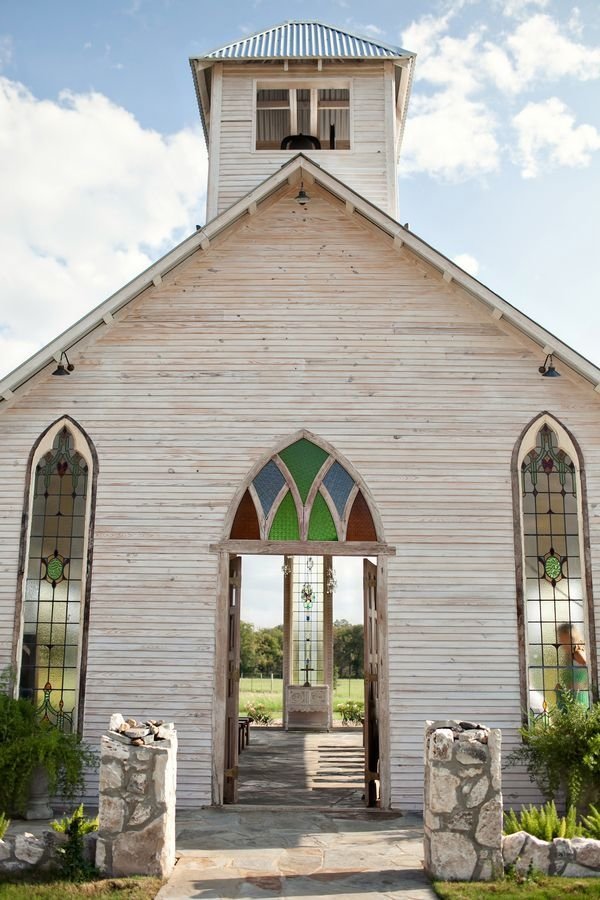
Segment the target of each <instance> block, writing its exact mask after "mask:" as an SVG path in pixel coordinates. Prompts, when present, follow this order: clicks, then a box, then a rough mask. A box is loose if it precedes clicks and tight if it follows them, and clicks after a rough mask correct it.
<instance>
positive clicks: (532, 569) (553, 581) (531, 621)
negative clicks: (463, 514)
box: [519, 417, 591, 715]
mask: <svg viewBox="0 0 600 900" xmlns="http://www.w3.org/2000/svg"><path fill="white" fill-rule="evenodd" d="M519 479H520V493H521V524H522V533H521V537H522V549H523V597H524V613H525V616H524V618H525V623H526V632H527V633H526V640H525V650H526V652H525V655H526V660H525V662H526V671H527V707H528V711H529V712H530V713H532V714H534V715H539V714H543V713H544V712H546V711H547V710H548V709H550V708H552V707H553V706H555V705H557V704H558V705H559V706H560V704H561V702H562V700H563V698H564V696H565V694H566V693H568V694H570V695H571V696H572V697H575V698H576V700H577V701H578V702H579V703H581V705H582V706H584V707H588V706H589V704H590V699H591V681H590V672H591V669H590V652H591V647H590V642H589V627H588V626H589V622H588V603H587V596H586V584H585V578H584V577H583V573H584V569H585V567H584V552H585V551H584V544H583V540H582V505H581V504H582V498H581V478H580V473H579V469H578V462H577V454H576V450H575V448H574V446H573V445H572V442H571V440H570V438H569V437H568V435H567V434H566V432H564V430H563V429H562V428H561V427H560V426H559V425H558V423H555V422H554V421H553V420H551V419H548V417H544V420H543V421H542V424H541V425H540V423H539V421H538V422H537V423H535V425H534V426H533V427H532V428H531V429H530V430H529V431H528V432H527V434H526V436H525V438H524V439H523V441H522V444H521V452H520V455H519Z"/></svg>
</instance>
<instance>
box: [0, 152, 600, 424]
mask: <svg viewBox="0 0 600 900" xmlns="http://www.w3.org/2000/svg"><path fill="white" fill-rule="evenodd" d="M294 178H296V179H297V180H298V182H299V181H300V180H301V179H302V180H304V182H305V183H306V184H309V183H312V181H314V182H316V183H317V184H318V185H320V187H322V188H324V189H325V190H326V191H328V192H329V193H331V194H332V195H333V196H334V197H337V198H338V199H339V200H341V201H342V202H344V203H345V204H346V208H347V209H348V211H349V212H351V213H353V214H354V213H356V214H358V215H360V216H362V217H364V218H365V219H366V220H367V221H369V222H370V223H372V224H373V225H375V226H376V227H377V228H379V229H380V231H381V232H382V233H383V234H385V235H387V236H388V237H391V238H393V240H394V245H395V246H396V247H402V246H406V247H407V248H408V249H409V250H410V251H411V252H412V253H414V254H415V255H416V256H417V257H419V258H420V259H422V260H423V261H425V262H427V263H429V264H430V265H431V266H433V267H434V268H435V269H436V270H437V271H438V272H439V273H440V274H441V275H442V276H443V278H444V280H445V281H446V282H455V283H456V284H457V285H459V286H460V287H461V288H463V289H464V290H466V291H467V292H468V293H469V294H471V296H473V297H475V298H476V299H477V300H479V301H480V302H481V303H483V304H484V305H485V307H486V308H487V309H488V310H489V312H490V314H491V315H493V316H494V317H495V318H496V319H505V320H506V321H507V322H509V323H510V324H511V325H513V326H514V327H515V328H517V329H518V330H519V331H521V332H522V333H523V334H525V335H526V336H527V337H529V338H530V339H531V340H532V341H534V342H535V343H536V344H538V346H539V347H540V348H541V353H543V354H547V353H553V354H554V355H555V356H556V357H557V358H558V359H559V360H560V361H561V363H565V364H566V365H568V366H569V367H570V368H571V369H572V370H573V371H575V372H577V373H578V374H579V375H581V376H582V377H583V378H584V379H585V380H586V381H588V382H590V383H591V384H592V385H593V386H594V388H595V389H596V390H597V391H599V392H600V368H598V366H595V365H594V364H593V363H592V362H590V361H589V360H588V359H586V358H585V357H584V356H582V355H581V354H580V353H577V351H576V350H573V349H572V348H571V347H569V346H568V345H567V344H565V343H563V341H561V340H559V338H557V337H556V336H555V335H553V334H551V332H549V331H547V330H546V329H545V328H542V326H541V325H538V324H537V322H534V321H533V319H530V318H529V316H526V315H525V314H524V313H522V312H520V310H518V309H516V308H515V307H514V306H511V304H510V303H508V302H507V301H506V300H504V299H503V298H502V297H500V296H499V295H498V294H495V293H494V292H493V291H492V290H490V289H489V288H488V287H486V286H485V285H484V284H482V283H481V282H480V281H478V280H477V279H476V278H474V277H473V276H472V275H469V274H468V273H467V272H465V271H464V270H463V269H461V268H460V266H457V265H456V263H454V262H452V261H451V260H450V259H448V258H447V257H446V256H444V255H443V254H442V253H440V252H439V251H438V250H435V249H434V248H433V247H431V246H430V245H429V244H428V243H427V242H426V241H424V240H423V239H422V238H420V237H418V236H417V235H416V234H414V233H413V232H411V231H409V230H408V229H407V228H404V227H403V226H402V225H400V224H399V222H397V221H396V220H395V219H393V218H392V217H391V216H389V215H387V213H384V212H383V211H382V210H381V209H379V207H377V206H375V205H374V204H372V203H371V202H369V201H368V200H366V199H365V198H364V197H361V196H360V194H357V193H356V192H355V191H353V190H352V188H349V187H348V186H347V185H346V184H344V182H342V181H340V180H339V179H337V178H335V177H334V176H333V175H330V174H329V173H328V172H326V171H325V170H324V169H323V168H321V167H320V166H319V165H317V164H316V163H314V162H313V161H312V160H310V159H309V158H308V157H306V156H304V154H302V153H299V154H297V155H296V156H294V157H293V158H292V159H291V160H289V162H287V163H286V164H285V165H284V166H282V167H281V168H280V169H278V170H277V171H276V172H275V173H274V174H273V175H270V176H269V177H268V178H267V179H265V181H263V182H262V184H260V185H259V186H258V187H256V188H254V189H253V190H252V191H250V192H249V193H248V194H246V196H245V197H242V198H241V199H240V200H238V201H237V202H236V203H234V204H233V205H232V206H230V207H229V208H228V209H227V210H225V212H223V213H221V214H220V215H219V216H217V217H216V218H214V219H212V220H211V221H210V222H208V223H207V224H206V225H205V226H204V227H203V228H201V229H199V230H198V231H196V232H194V233H193V234H191V235H190V236H189V237H188V238H186V239H185V240H183V241H182V242H181V243H180V244H178V245H177V246H176V247H174V248H173V249H172V250H171V251H170V252H169V253H167V254H166V255H165V256H163V257H162V258H161V259H159V260H158V261H157V262H156V263H154V264H153V265H152V266H150V267H149V268H148V269H146V270H145V271H144V272H142V273H141V274H140V275H138V276H137V278H134V279H133V280H132V281H130V282H129V283H128V284H126V285H125V286H124V287H122V288H121V289H120V290H119V291H117V292H116V293H115V294H113V295H112V296H111V297H109V298H108V299H107V300H105V301H104V303H101V304H100V305H99V306H97V307H96V309H94V310H92V311H91V312H89V313H88V314H87V315H86V316H84V317H83V318H82V319H80V320H79V321H78V322H76V323H75V325H73V326H72V327H71V328H69V329H68V330H67V331H64V332H63V333H62V334H61V335H59V336H58V337H57V338H55V339H54V340H53V341H51V343H49V344H48V345H47V346H46V347H44V348H42V349H41V350H40V351H39V352H38V353H36V354H34V356H32V357H31V358H30V359H28V360H27V361H26V362H24V363H22V365H20V366H18V368H16V369H15V370H14V371H13V372H11V373H10V374H9V375H7V376H6V377H5V378H3V379H2V381H0V398H1V399H0V409H1V408H2V406H4V405H5V403H6V402H7V401H10V400H12V398H13V394H14V392H15V391H17V390H18V389H19V388H21V387H23V386H24V385H25V384H26V383H27V382H29V381H30V380H31V379H32V378H33V377H35V376H36V375H37V374H38V373H40V372H41V371H42V370H43V369H45V368H46V367H50V366H51V367H52V368H54V366H55V364H56V362H57V361H58V359H59V357H60V354H61V352H63V351H68V352H71V350H74V351H75V352H76V350H77V345H78V344H79V343H80V342H82V341H83V340H84V339H85V338H87V337H88V336H89V335H91V334H92V333H93V332H95V331H97V330H98V329H103V328H107V327H110V326H111V325H112V322H113V315H114V314H115V313H116V312H118V311H119V310H120V309H122V308H123V307H125V306H126V305H127V304H128V303H130V302H131V301H132V300H133V299H134V298H136V297H138V296H139V295H140V294H142V293H143V292H144V291H145V290H147V289H149V288H152V286H153V285H158V284H160V282H161V281H162V277H163V276H164V275H166V274H167V273H168V272H170V271H171V270H172V269H174V268H176V266H178V265H179V264H180V263H182V262H184V261H185V260H186V259H188V257H190V256H191V255H192V254H194V253H196V252H197V251H198V250H208V249H209V247H210V243H211V241H212V240H213V239H214V238H215V237H217V235H219V234H221V233H222V232H223V231H225V230H226V229H227V228H229V227H230V226H231V225H232V224H233V223H234V222H236V221H238V220H239V219H240V218H241V217H242V216H244V215H247V214H248V213H250V214H252V213H254V212H255V211H256V208H257V206H258V205H259V204H260V203H262V202H263V201H264V200H266V199H267V198H268V197H269V196H271V195H272V194H273V193H275V191H277V190H278V189H279V188H281V187H282V186H283V185H284V184H286V183H287V182H288V180H290V179H291V180H292V181H293V180H294ZM540 362H541V360H540ZM49 371H50V369H49V368H48V372H47V374H49Z"/></svg>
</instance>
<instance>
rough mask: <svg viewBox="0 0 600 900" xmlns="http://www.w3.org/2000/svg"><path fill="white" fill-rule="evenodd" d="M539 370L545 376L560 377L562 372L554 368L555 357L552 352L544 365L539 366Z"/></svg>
mask: <svg viewBox="0 0 600 900" xmlns="http://www.w3.org/2000/svg"><path fill="white" fill-rule="evenodd" d="M538 372H539V373H540V375H543V376H544V378H560V372H557V371H556V369H555V368H554V359H553V358H552V354H551V353H549V354H548V356H547V357H546V359H545V360H544V365H543V366H540V367H539V369H538Z"/></svg>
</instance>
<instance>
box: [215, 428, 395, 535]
mask: <svg viewBox="0 0 600 900" xmlns="http://www.w3.org/2000/svg"><path fill="white" fill-rule="evenodd" d="M250 503H252V504H253V509H252V510H251V507H250ZM252 513H254V514H252ZM255 516H256V520H255ZM256 522H258V531H259V536H260V538H262V539H268V540H278V541H284V540H310V541H377V532H376V529H375V525H374V522H373V517H372V515H371V512H370V510H369V506H368V504H367V502H366V500H365V498H364V496H363V494H362V493H361V491H360V490H359V487H358V485H357V484H356V482H355V480H354V478H353V477H352V475H351V474H350V473H349V472H348V471H347V469H345V468H344V466H343V465H342V464H341V463H340V462H339V461H338V460H337V459H335V458H334V457H333V456H332V455H331V454H330V453H329V452H328V451H327V450H325V449H324V448H323V447H320V446H319V445H318V444H315V443H314V442H313V441H311V440H309V439H308V438H307V437H302V438H300V439H299V440H297V441H295V442H294V443H293V444H290V445H289V446H288V447H285V448H284V449H283V450H280V451H279V453H276V454H275V455H274V456H273V457H272V458H271V459H270V460H269V461H268V462H267V463H266V464H265V465H264V466H263V467H262V468H261V470H260V471H259V472H258V474H257V475H256V476H255V477H254V479H253V481H252V484H251V485H250V486H249V488H248V491H247V492H246V493H245V494H244V496H243V498H242V500H241V501H240V505H239V506H238V509H237V511H236V515H235V518H234V523H233V526H232V530H231V535H230V536H231V537H232V538H238V539H247V540H255V539H256V537H257V534H256V530H257V524H256Z"/></svg>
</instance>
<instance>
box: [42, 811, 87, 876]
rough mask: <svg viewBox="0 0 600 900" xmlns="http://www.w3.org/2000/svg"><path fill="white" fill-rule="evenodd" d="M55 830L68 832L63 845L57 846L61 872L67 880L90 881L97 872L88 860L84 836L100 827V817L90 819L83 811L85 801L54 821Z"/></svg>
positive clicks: (63, 832) (62, 832)
mask: <svg viewBox="0 0 600 900" xmlns="http://www.w3.org/2000/svg"><path fill="white" fill-rule="evenodd" d="M52 827H53V829H54V830H55V831H58V832H59V833H61V834H66V836H67V840H66V843H65V845H64V846H63V847H57V850H56V852H57V855H58V865H59V869H60V873H61V875H62V876H63V878H65V879H66V880H67V881H76V882H77V881H88V880H89V879H90V878H93V877H94V876H95V875H96V874H97V872H96V869H95V867H94V866H93V865H92V864H91V863H90V862H89V861H88V860H87V858H86V854H85V842H84V840H83V839H84V837H85V835H86V834H89V833H90V832H92V831H97V829H98V819H97V818H95V819H88V818H86V816H85V815H84V812H83V803H82V804H80V805H79V806H78V807H77V809H76V810H75V811H74V812H73V813H71V815H70V816H65V817H64V818H63V819H60V820H58V821H55V822H52Z"/></svg>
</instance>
